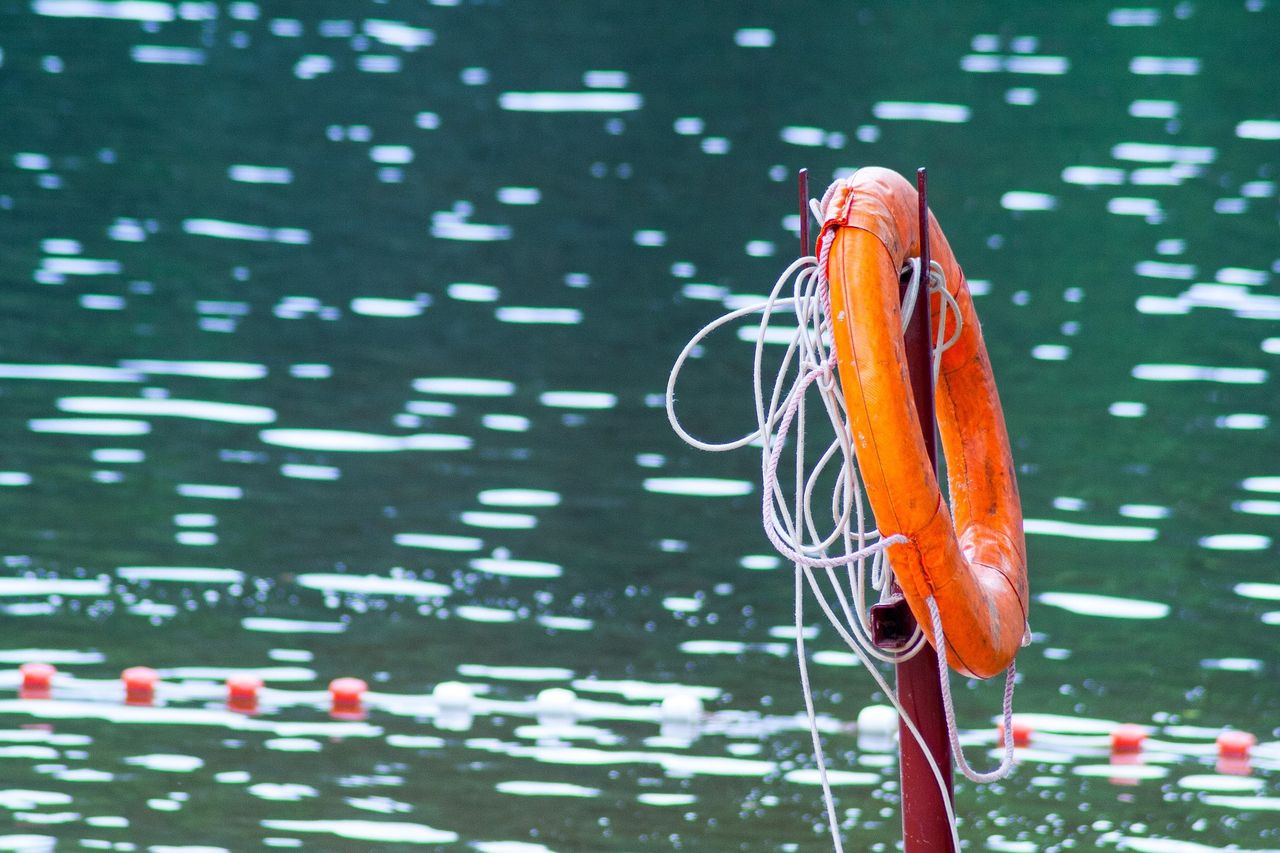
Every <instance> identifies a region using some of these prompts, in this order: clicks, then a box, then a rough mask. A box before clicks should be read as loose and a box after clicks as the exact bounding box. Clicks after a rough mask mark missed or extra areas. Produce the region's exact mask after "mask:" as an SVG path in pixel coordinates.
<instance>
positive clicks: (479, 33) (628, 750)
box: [0, 0, 1280, 853]
mask: <svg viewBox="0 0 1280 853" xmlns="http://www.w3.org/2000/svg"><path fill="white" fill-rule="evenodd" d="M276 15H287V17H276ZM1278 15H1280V13H1278V12H1277V7H1276V4H1274V3H1270V2H1265V0H1249V2H1245V3H1239V2H1231V3H1227V2H1223V3H1198V4H1197V3H1191V2H1182V3H1177V4H1170V3H1162V4H1159V5H1153V6H1144V7H1141V8H1135V7H1127V8H1111V7H1110V6H1108V5H1105V4H1094V3H1081V4H1069V5H1062V4H1041V5H1038V6H1034V7H1033V6H1028V5H1027V4H1020V3H1010V2H1000V3H984V4H970V5H966V6H961V5H959V4H949V5H946V6H941V5H939V6H938V7H935V6H934V4H927V3H915V2H912V3H889V2H874V3H862V4H858V5H857V6H856V7H855V6H852V5H846V4H831V3H823V4H819V3H815V2H807V0H805V2H792V3H787V4H765V3H754V2H752V3H722V4H695V5H693V6H688V5H685V6H677V5H671V4H636V3H619V2H612V0H609V1H608V2H597V3H590V4H587V3H574V4H568V3H564V4H561V3H556V4H547V3H540V4H535V3H526V2H504V3H499V2H465V0H463V2H459V0H434V2H433V3H431V4H427V3H422V2H403V0H395V2H341V3H339V2H332V0H324V2H319V0H313V2H309V3H306V4H279V5H277V4H255V3H250V2H218V3H215V2H180V3H175V2H155V0H132V1H131V2H90V0H35V2H31V3H27V2H16V0H0V51H2V52H0V104H2V105H3V111H4V115H5V121H4V126H3V129H2V130H0V233H2V234H3V239H2V241H0V276H2V277H3V280H2V282H0V284H2V286H0V309H2V310H0V318H2V319H0V327H2V328H3V330H4V334H3V336H2V337H0V348H2V352H0V404H2V405H0V411H2V412H3V416H2V417H0V440H2V441H3V447H4V451H3V454H2V458H3V461H2V462H0V469H3V470H0V510H2V511H0V539H2V541H3V543H4V544H3V556H4V563H5V568H4V570H3V576H0V609H3V611H4V616H3V619H4V624H5V626H6V629H5V633H4V636H3V640H2V641H0V646H2V648H0V665H2V668H3V669H4V672H5V674H4V675H3V676H2V679H0V689H3V690H4V691H6V694H5V695H4V697H3V698H0V715H3V719H2V720H0V769H2V770H3V776H2V777H0V807H2V808H3V809H4V810H5V811H6V812H7V813H8V816H9V819H8V820H6V821H5V822H4V823H2V824H0V833H3V834H0V849H21V850H42V849H53V848H55V847H56V848H58V849H82V848H84V849H103V850H107V849H112V850H154V851H170V850H184V849H187V850H195V849H199V850H210V849H226V850H243V849H253V848H258V847H262V846H268V847H273V848H276V847H279V848H292V847H311V848H315V849H334V850H337V849H350V850H363V849H369V848H370V847H373V846H382V845H390V844H402V845H406V846H416V847H418V848H423V847H425V848H429V849H435V848H438V849H457V850H467V849H470V850H477V851H481V853H537V851H556V853H567V851H606V850H610V851H612V850H616V851H638V850H671V849H687V850H749V851H775V850H777V851H781V850H799V851H819V850H824V849H830V846H831V842H830V839H829V837H828V835H827V829H826V827H825V818H824V816H823V811H822V806H821V795H820V789H819V788H818V787H817V786H816V785H814V784H812V782H813V779H814V774H813V767H814V764H813V759H812V755H811V752H812V750H811V746H810V744H809V741H808V733H807V728H806V723H805V721H804V719H803V708H804V706H803V702H802V698H801V694H800V689H799V684H798V676H797V672H796V661H795V651H794V643H793V642H792V640H793V637H794V633H795V632H794V628H793V627H792V625H791V622H792V615H791V614H792V598H791V595H792V593H791V590H792V582H793V577H792V574H791V571H790V567H789V566H786V565H783V564H782V562H781V561H780V560H778V559H775V558H770V557H769V554H770V550H769V545H768V542H767V541H766V540H765V537H764V535H763V534H762V532H761V530H760V521H759V500H758V494H759V492H758V490H759V485H758V482H756V480H757V478H758V462H757V459H756V457H755V456H754V455H753V454H752V453H750V452H746V451H744V452H742V453H739V454H727V455H710V454H703V453H699V452H697V451H694V450H691V449H689V448H687V447H686V446H684V445H683V444H682V443H680V441H679V440H678V439H677V438H676V437H675V436H674V435H673V434H672V432H671V430H670V428H669V426H668V424H667V421H666V417H665V414H664V413H663V410H662V401H661V394H662V391H663V389H664V388H665V384H666V375H667V370H668V369H669V367H670V365H671V362H672V361H673V359H674V357H675V355H676V354H677V353H678V352H679V350H680V347H681V346H683V344H684V342H685V341H686V340H687V339H688V338H689V337H690V335H692V334H693V332H694V331H695V330H696V329H697V328H698V327H700V326H701V325H702V324H704V323H706V322H708V321H710V320H711V319H712V318H713V317H715V316H717V315H719V314H720V313H723V311H724V310H725V303H726V301H728V302H730V303H733V302H734V300H735V299H736V298H737V297H740V296H742V295H744V294H763V293H764V292H766V291H767V289H768V287H769V286H770V285H771V284H772V282H773V280H774V278H775V277H776V276H777V274H778V273H779V272H780V271H781V270H782V269H783V268H784V267H785V266H786V265H787V264H788V263H789V262H790V261H791V260H792V258H793V257H794V255H795V253H796V249H797V245H796V238H795V233H794V230H793V229H794V228H795V227H796V224H795V210H794V207H795V203H794V196H795V192H794V176H795V173H796V170H797V169H799V168H800V167H808V168H809V169H810V170H811V172H812V175H813V181H814V183H815V188H814V193H815V194H818V193H820V191H821V189H822V187H823V186H825V184H826V183H827V182H828V181H829V180H831V179H832V178H834V177H836V176H837V175H844V174H847V173H848V172H849V171H850V170H851V169H853V168H856V167H858V166H862V165H872V164H874V165H883V166H888V167H891V168H896V169H898V170H900V171H904V172H909V171H910V170H913V169H914V168H915V167H916V166H918V165H927V166H929V168H930V178H931V181H930V190H931V192H930V200H931V202H932V204H933V209H934V211H935V213H936V215H937V216H938V218H939V220H940V222H941V223H942V225H943V227H944V228H945V230H946V232H947V235H948V238H949V240H950V243H951V245H952V247H953V248H954V250H955V252H956V254H957V256H958V257H959V258H960V261H961V263H962V264H963V265H964V266H965V268H966V271H967V273H968V276H969V278H970V279H971V281H972V283H973V285H974V289H975V292H977V293H979V294H980V295H978V296H977V298H976V305H977V309H978V311H979V313H980V314H981V317H982V321H983V327H984V332H985V335H986V338H987V342H988V346H989V348H990V350H991V356H992V361H993V364H994V367H995V371H996V375H997V379H998V381H999V384H1000V391H1001V396H1002V399H1003V402H1004V409H1005V414H1006V417H1007V420H1008V423H1009V429H1010V433H1011V437H1012V440H1013V445H1014V452H1015V456H1016V461H1017V463H1018V466H1019V471H1020V485H1021V490H1022V498H1023V502H1024V510H1025V514H1026V516H1027V531H1028V546H1029V549H1030V560H1031V567H1030V577H1031V586H1032V591H1033V594H1034V595H1035V596H1036V603H1035V605H1034V607H1033V610H1032V614H1031V626H1032V629H1033V631H1034V632H1035V642H1034V643H1033V644H1032V645H1031V646H1030V647H1029V648H1028V649H1026V650H1025V651H1024V652H1023V654H1022V655H1021V657H1020V659H1019V671H1020V675H1021V678H1022V680H1021V684H1020V688H1019V691H1018V695H1017V699H1016V710H1017V711H1018V712H1019V713H1021V714H1027V715H1028V716H1027V717H1026V719H1027V720H1028V721H1031V722H1034V724H1035V725H1036V731H1037V733H1038V735H1037V739H1035V740H1033V742H1032V746H1031V747H1030V748H1029V749H1028V750H1026V751H1024V752H1023V753H1022V754H1021V757H1020V765H1019V767H1018V768H1017V769H1016V771H1015V772H1014V774H1013V776H1012V777H1011V778H1010V779H1008V780H1007V781H1005V782H1002V783H999V784H997V785H993V786H988V787H975V786H973V785H971V784H967V783H963V784H959V785H957V807H958V811H959V813H960V814H961V815H962V824H961V834H962V836H963V837H964V838H965V839H966V841H967V843H968V846H969V849H974V850H997V851H1015V852H1016V851H1046V853H1047V851H1059V850H1069V849H1079V850H1085V849H1096V848H1103V849H1128V850H1136V851H1155V853H1183V851H1214V850H1221V849H1226V848H1227V847H1228V846H1229V845H1231V848H1230V849H1241V850H1250V851H1258V850H1275V849H1280V818H1277V809H1280V742H1277V737H1280V730H1278V729H1277V727H1278V726H1280V688H1277V686H1276V685H1277V678H1278V676H1280V670H1278V669H1277V666H1278V664H1277V654H1276V652H1277V649H1278V648H1280V574H1278V573H1277V556H1278V546H1277V538H1278V537H1280V532H1278V530H1277V528H1278V525H1277V518H1278V517H1280V440H1277V437H1276V425H1275V420H1276V418H1277V417H1280V404H1278V402H1277V401H1278V400H1280V393H1277V384H1276V383H1277V381H1278V380H1277V378H1276V376H1277V373H1278V372H1280V322H1278V321H1280V289H1278V288H1277V285H1276V282H1277V279H1278V277H1280V260H1278V258H1280V253H1278V252H1277V241H1276V223H1277V201H1276V181H1277V179H1278V178H1277V173H1278V172H1280V109H1278V108H1277V105H1276V102H1275V97H1274V91H1273V90H1274V81H1275V80H1276V79H1277V74H1278V72H1280V57H1278V56H1277V54H1276V48H1275V45H1276V44H1277V43H1280V17H1278ZM750 353H751V347H750V345H749V344H748V343H744V342H743V341H742V340H741V339H740V338H739V337H737V336H736V335H735V334H734V333H733V332H731V331H726V332H724V333H722V334H721V335H720V336H719V337H717V338H713V339H712V340H711V341H710V342H709V344H708V346H707V348H706V353H705V355H704V356H703V358H701V359H699V360H697V361H695V362H694V363H693V364H692V366H691V367H690V369H689V372H688V374H687V377H686V380H685V383H686V384H685V385H684V386H682V387H683V391H682V398H681V399H682V404H683V406H684V408H683V409H682V413H683V414H684V416H685V418H686V420H687V421H688V423H689V425H690V427H691V428H692V429H693V430H695V431H696V432H698V433H699V434H701V435H704V436H708V437H715V438H723V439H728V438H731V437H734V436H736V435H739V434H741V433H743V432H745V431H746V430H747V428H748V427H749V425H750V422H751V417H752V416H751V406H750V391H749V388H750V379H749V370H750ZM810 610H811V611H812V612H814V613H816V610H813V608H812V607H811V608H810ZM814 618H815V619H816V616H815V617H814ZM812 625H813V628H814V629H815V630H816V636H815V637H814V638H813V639H812V640H811V642H810V648H811V650H812V651H813V652H814V655H813V657H814V663H813V667H812V671H813V675H814V680H815V686H816V692H817V700H818V710H819V713H820V715H821V716H822V719H823V725H824V728H825V729H826V731H827V734H826V747H827V750H828V754H829V756H830V758H831V762H832V766H833V767H834V768H835V769H837V770H839V771H841V772H842V773H843V774H844V775H842V776H840V777H839V778H838V779H837V781H838V782H839V783H840V784H839V785H838V786H837V788H836V793H837V796H838V809H839V813H840V815H841V819H842V821H843V825H844V837H845V842H846V849H850V850H864V849H869V850H892V849H894V845H895V841H896V839H898V838H899V837H900V836H899V829H898V801H899V800H898V790H897V768H896V764H895V762H894V759H893V758H892V756H891V755H890V754H887V753H879V752H875V751H872V750H866V749H859V748H858V747H857V744H856V740H855V738H854V736H853V734H852V733H851V732H850V731H849V730H848V727H847V726H846V725H845V724H846V723H848V722H849V721H851V720H853V719H854V718H855V717H856V715H857V712H858V710H859V709H861V708H862V707H864V706H866V705H868V704H871V703H873V702H877V701H882V700H883V697H882V696H878V695H877V694H876V691H875V687H874V685H873V684H872V682H871V681H870V679H869V677H868V676H867V675H866V674H865V673H864V672H862V671H861V670H860V669H855V668H851V667H850V664H851V658H850V656H848V655H847V654H846V653H845V650H844V649H843V647H842V645H841V643H840V641H839V638H838V637H836V636H835V635H834V632H833V631H831V630H830V628H824V626H821V625H819V623H818V622H817V621H813V622H812ZM32 660H42V661H47V662H49V663H52V664H54V665H56V666H57V667H58V668H59V673H60V674H59V676H58V679H57V680H56V681H55V685H54V692H53V698H52V699H50V700H32V699H19V698H18V695H17V690H16V686H17V680H18V675H17V667H18V665H20V664H21V663H24V662H27V661H32ZM135 665H146V666H150V667H154V668H155V669H157V670H158V671H159V674H160V676H161V679H162V683H161V685H160V687H159V689H158V694H157V702H156V704H155V705H154V706H128V705H124V704H122V702H121V697H122V690H121V688H120V686H119V682H118V677H119V673H120V671H121V670H123V669H125V668H126V667H130V666H135ZM243 672H250V673H256V674H258V675H260V676H261V677H262V678H263V680H264V681H265V684H266V688H265V689H264V692H263V695H262V706H261V708H260V710H259V713H257V714H256V715H246V714H237V713H232V712H230V711H228V710H226V709H225V708H224V705H223V696H224V692H223V686H222V682H223V679H224V678H225V677H226V676H227V675H228V674H232V673H243ZM348 675H349V676H358V677H360V678H363V679H365V680H367V681H368V682H369V685H370V689H371V693H370V695H369V696H368V697H367V702H366V710H367V714H366V715H365V716H364V718H363V719H331V717H330V714H329V704H328V693H327V691H326V687H327V685H328V684H329V681H330V680H331V679H333V678H335V677H338V676H348ZM447 682H460V683H462V684H464V685H466V688H458V687H456V686H455V687H452V688H446V689H445V690H444V691H441V692H434V691H436V688H437V685H439V684H441V683H447ZM554 688H560V689H561V690H571V691H573V692H574V694H575V695H576V696H577V701H576V704H570V705H566V702H567V700H568V697H567V696H566V694H564V693H563V692H553V693H549V694H548V693H544V692H543V691H545V690H548V689H554ZM956 689H957V710H958V714H959V719H960V724H961V727H962V729H963V730H964V732H965V737H966V740H967V741H968V742H970V744H971V745H970V747H969V749H970V752H971V753H973V756H972V757H973V759H974V761H975V763H978V764H984V763H987V762H992V763H993V762H994V759H992V758H991V757H990V755H989V752H990V750H991V749H992V748H993V747H994V739H995V734H994V731H993V727H992V722H991V721H992V720H993V718H994V715H995V714H996V713H997V712H998V705H999V687H998V685H996V684H981V685H980V684H978V683H976V682H974V683H966V682H965V681H964V680H963V679H959V678H957V679H956ZM450 690H453V691H455V695H456V691H460V690H461V691H463V692H464V693H466V692H469V693H470V695H471V696H473V697H474V701H472V702H471V703H470V704H469V705H467V706H466V707H465V708H462V709H459V708H454V707H453V706H451V705H450V704H449V702H448V696H449V692H448V691H450ZM433 692H434V693H433ZM672 696H675V697H677V698H675V699H670V700H669V704H668V708H669V709H671V708H672V707H673V705H680V704H686V705H687V704H688V703H690V702H691V701H692V700H693V699H695V698H696V699H697V700H699V701H701V702H702V703H703V706H704V707H705V709H706V711H707V713H708V716H707V717H706V719H705V720H704V721H703V722H702V723H701V724H699V725H697V726H692V727H691V726H686V725H684V724H682V723H681V722H680V721H679V719H676V720H667V721H666V722H665V723H664V721H663V718H662V713H661V711H660V704H661V703H662V702H663V700H665V699H668V697H672ZM566 707H568V708H569V709H570V710H569V711H568V712H566V711H565V708H566ZM1115 722H1131V723H1140V724H1145V725H1147V726H1150V729H1151V736H1152V741H1153V744H1152V745H1151V746H1150V747H1149V748H1148V751H1147V753H1146V761H1145V763H1144V764H1142V765H1141V766H1140V767H1136V768H1134V767H1129V768H1127V769H1124V772H1120V769H1118V768H1116V767H1113V766H1111V765H1110V763H1109V758H1108V749H1107V742H1108V741H1107V735H1108V733H1109V732H1110V730H1111V728H1112V727H1113V725H1114V723H1115ZM1224 728H1236V729H1243V730H1245V731H1249V732H1252V733H1254V734H1255V735H1257V737H1258V740H1259V742H1260V745H1259V746H1258V747H1257V748H1256V749H1255V752H1254V759H1253V762H1252V767H1251V771H1252V772H1251V774H1250V775H1239V774H1231V773H1219V772H1217V771H1218V770H1219V769H1220V768H1217V767H1216V766H1215V761H1214V759H1215V751H1214V746H1213V743H1214V738H1215V737H1216V736H1217V734H1218V733H1219V732H1221V731H1222V730H1223V729H1224ZM1225 769H1231V768H1225Z"/></svg>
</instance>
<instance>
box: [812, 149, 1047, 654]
mask: <svg viewBox="0 0 1280 853" xmlns="http://www.w3.org/2000/svg"><path fill="white" fill-rule="evenodd" d="M916 210H917V196H916V190H915V188H914V187H912V186H911V184H909V183H908V182H907V181H906V179H905V178H903V177H902V176H901V175H899V174H897V173H896V172H893V171H891V170H888V169H880V168H865V169H860V170H859V171H857V172H856V173H854V175H853V176H852V177H851V178H849V179H846V180H843V181H840V182H838V183H837V184H836V185H835V186H833V187H832V189H831V190H829V191H828V195H827V198H826V200H825V207H824V210H823V218H824V224H823V232H822V236H821V237H820V238H819V240H820V241H822V240H824V239H828V238H829V239H831V245H830V254H829V256H828V262H827V269H826V274H827V278H828V280H829V282H830V294H831V297H830V298H831V319H832V327H833V328H832V332H833V337H834V343H835V349H836V355H837V359H838V370H839V376H840V384H841V386H842V388H843V393H844V398H845V402H846V403H847V405H848V417H849V427H850V430H851V434H852V437H853V444H854V448H855V453H856V455H857V459H858V467H859V468H860V469H861V472H862V478H863V481H864V483H865V484H866V490H867V497H868V499H869V500H870V503H871V508H872V510H873V511H874V512H875V517H876V522H877V525H878V527H879V529H880V531H881V533H882V534H883V535H885V536H890V535H893V534H895V533H901V534H904V535H905V536H907V537H908V539H909V541H908V542H906V543H898V544H895V545H892V546H890V547H889V548H888V556H889V560H890V563H891V565H892V566H893V570H894V574H895V575H896V576H897V579H898V583H899V585H900V586H901V587H902V591H903V595H904V596H905V598H906V600H907V604H908V605H909V606H910V608H911V612H912V613H913V614H914V615H915V617H916V620H917V621H918V622H919V623H920V625H921V627H922V628H923V629H924V631H925V634H926V635H927V636H928V638H929V640H930V642H933V641H934V637H933V629H932V623H931V617H930V613H929V608H928V606H927V603H926V599H927V598H928V597H929V596H933V597H934V599H935V601H936V603H937V605H938V609H939V611H940V612H941V615H942V626H943V631H944V633H945V634H946V646H947V652H948V658H949V662H950V664H951V666H952V668H954V669H956V670H957V671H959V672H962V673H965V674H968V675H975V676H978V677H980V678H989V677H991V676H993V675H995V674H997V673H999V672H1001V671H1002V670H1004V669H1006V668H1007V667H1008V666H1009V664H1010V663H1011V662H1012V661H1013V658H1014V656H1015V655H1016V654H1017V652H1018V649H1019V648H1020V647H1021V645H1022V641H1023V636H1024V634H1025V632H1026V625H1027V557H1026V553H1027V549H1026V541H1025V538H1024V535H1023V530H1022V507H1021V504H1020V502H1019V499H1018V483H1017V480H1016V478H1015V476H1014V468H1013V459H1012V455H1011V453H1010V451H1009V437H1008V433H1007V431H1006V429H1005V423H1004V412H1003V411H1002V410H1001V408H1000V398H999V396H998V395H997V393H996V385H995V380H994V379H993V378H992V375H991V362H990V360H989V359H988V357H987V348H986V345H985V344H984V343H983V340H982V331H981V329H980V328H979V326H978V318H977V315H976V314H975V313H974V309H973V300H972V298H971V297H970V295H969V287H968V284H967V283H966V281H965V277H964V273H963V271H961V269H960V265H959V264H958V263H956V259H955V255H953V254H952V252H951V247H950V246H949V245H948V244H947V239H946V237H945V236H943V234H942V229H941V228H939V227H938V223H937V221H936V220H935V219H934V218H933V215H932V213H930V215H929V243H930V246H931V249H932V253H933V257H934V259H935V260H937V261H938V262H939V263H940V264H941V265H942V269H943V272H944V274H945V276H946V281H947V290H948V291H949V292H950V294H951V295H952V296H953V297H954V298H955V301H956V303H957V305H958V306H959V309H960V316H961V319H962V321H963V325H962V329H961V333H960V337H959V339H958V340H957V341H956V342H955V344H954V345H953V346H951V347H950V348H949V349H947V350H946V352H944V353H943V355H942V363H941V371H940V373H939V376H938V381H937V386H936V389H935V393H936V407H937V418H938V429H939V433H940V435H941V437H942V446H943V452H944V454H945V456H946V463H947V479H948V484H949V487H950V495H951V507H950V509H948V507H947V504H946V502H945V501H944V500H943V499H942V494H941V492H940V490H939V488H938V480H937V476H936V475H935V474H934V470H933V466H932V465H931V464H930V462H929V458H928V455H927V452H926V449H925V445H924V441H923V439H922V438H921V435H920V430H919V427H918V426H917V424H918V421H917V418H916V406H915V402H914V400H913V398H912V394H911V385H910V380H909V379H908V377H907V360H906V350H905V348H904V344H903V340H902V333H901V328H902V326H901V308H900V306H899V302H898V298H899V297H898V276H899V270H900V269H901V268H902V266H903V264H904V262H905V261H906V259H907V258H909V257H914V256H916V255H918V254H919V242H920V239H919V226H918V224H917V214H916ZM829 235H830V237H829ZM931 313H932V320H933V324H934V328H933V333H934V334H935V335H936V333H937V323H938V322H939V317H940V314H941V311H938V310H934V311H933V312H931ZM934 645H935V646H936V643H934Z"/></svg>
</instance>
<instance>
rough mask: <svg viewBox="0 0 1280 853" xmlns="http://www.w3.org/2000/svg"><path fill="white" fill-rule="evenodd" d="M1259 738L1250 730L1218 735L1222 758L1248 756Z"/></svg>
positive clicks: (1219, 751)
mask: <svg viewBox="0 0 1280 853" xmlns="http://www.w3.org/2000/svg"><path fill="white" fill-rule="evenodd" d="M1257 744H1258V739H1257V738H1256V737H1254V736H1253V735H1251V734H1249V733H1248V732H1238V731H1229V732H1223V733H1222V734H1220V735H1218V756H1219V757H1220V758H1248V757H1249V752H1250V751H1251V750H1252V749H1253V748H1254V747H1255V746H1257Z"/></svg>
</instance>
